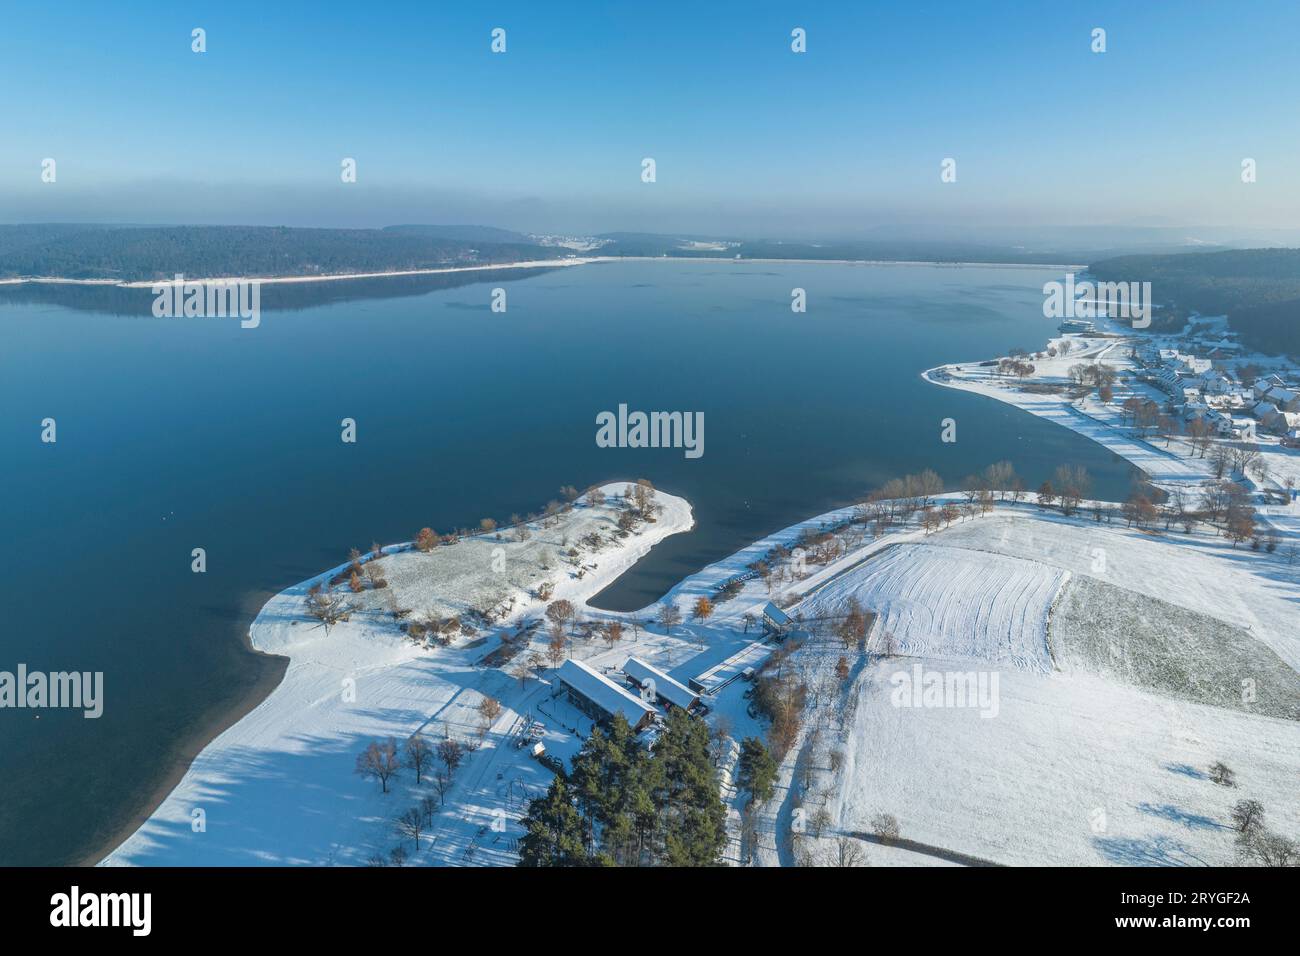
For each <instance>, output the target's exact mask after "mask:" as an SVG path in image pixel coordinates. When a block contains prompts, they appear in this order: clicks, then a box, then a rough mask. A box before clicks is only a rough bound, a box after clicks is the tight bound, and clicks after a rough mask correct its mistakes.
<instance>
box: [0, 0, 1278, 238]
mask: <svg viewBox="0 0 1300 956" xmlns="http://www.w3.org/2000/svg"><path fill="white" fill-rule="evenodd" d="M319 7H321V8H326V9H330V10H332V12H326V13H320V12H316V11H315V10H314V7H313V5H307V4H301V5H300V4H290V3H274V4H272V3H266V2H262V3H247V4H246V3H237V2H236V3H231V2H223V3H214V4H171V3H149V2H136V3H122V4H113V5H109V4H91V3H85V4H80V3H61V4H59V5H55V6H50V5H32V4H27V5H21V6H19V5H14V6H11V7H9V8H8V9H7V10H6V14H5V26H4V30H3V31H0V79H3V81H4V86H3V88H4V90H5V91H6V92H5V94H4V97H3V99H2V100H0V129H3V137H0V221H53V220H119V221H121V220H127V221H137V222H141V221H148V222H241V223H286V224H294V225H382V224H385V223H391V222H404V221H421V222H450V221H458V222H463V221H472V222H485V223H491V224H497V225H504V226H511V227H516V228H522V229H528V230H542V229H556V230H565V231H579V232H585V231H603V230H614V229H673V230H693V231H698V232H739V233H743V234H779V233H785V234H813V235H815V234H824V235H846V234H853V233H855V232H860V231H863V230H867V229H870V228H872V227H891V226H893V225H897V224H911V225H936V226H943V227H951V228H958V229H961V228H980V227H986V226H1026V225H1035V226H1046V225H1063V224H1075V223H1080V224H1088V223H1130V222H1144V223H1146V222H1158V223H1159V222H1167V223H1171V224H1179V225H1184V224H1223V225H1227V226H1232V227H1241V228H1253V227H1267V226H1282V225H1294V224H1295V223H1296V222H1297V220H1300V186H1298V185H1297V179H1298V177H1300V127H1298V124H1297V121H1296V120H1297V112H1298V111H1297V104H1298V103H1300V67H1297V65H1296V57H1295V52H1294V51H1295V50H1296V49H1297V46H1300V4H1296V3H1292V2H1276V3H1274V2H1269V3H1264V2H1260V3H1250V2H1245V3H1226V2H1220V3H1210V2H1206V3H1201V2H1167V3H1144V4H1135V3H1116V4H1106V3H1087V4H1082V3H1080V4H1065V3H1056V2H1041V3H1039V2H1020V3H972V2H966V3H961V2H952V3H932V4H924V3H891V4H882V3H865V2H854V3H831V2H827V3H818V4H781V3H763V2H748V3H673V2H654V3H649V4H643V5H642V4H635V3H623V2H619V3H612V2H606V3H547V4H541V3H536V2H528V3H507V4H488V3H482V4H479V3H470V4H441V3H433V2H428V0H425V2H420V3H409V4H407V3H394V2H385V3H382V4H380V3H375V4H353V3H348V4H320V5H319ZM810 7H811V8H812V11H811V12H809V10H808V8H810ZM196 26H201V27H203V28H204V29H206V31H207V42H208V52H207V53H204V54H202V55H198V54H195V53H192V52H191V50H190V31H191V29H192V28H193V27H196ZM796 26H798V27H803V28H805V29H806V30H807V33H808V52H807V53H806V54H802V55H796V54H794V53H792V52H791V50H790V31H791V29H792V28H794V27H796ZM493 27H502V28H504V29H505V30H506V31H507V45H508V51H507V53H505V54H504V55H493V54H492V53H491V52H490V50H489V42H490V31H491V29H492V28H493ZM1094 27H1103V28H1104V29H1105V30H1106V31H1107V52H1106V53H1104V54H1094V53H1092V52H1091V50H1090V33H1091V30H1092V29H1093V28H1094ZM646 156H651V157H654V158H655V160H656V162H657V164H658V182H656V183H654V184H653V185H647V184H644V183H642V182H641V180H640V175H639V174H640V162H641V159H642V158H643V157H646ZM45 157H53V158H55V159H56V160H57V162H58V182H57V183H55V184H53V185H51V184H44V183H41V182H40V180H39V174H40V162H41V160H42V159H43V158H45ZM343 157H354V158H355V159H356V160H357V163H358V182H357V183H355V184H348V185H344V184H342V183H340V181H339V163H340V160H341V159H342V158H343ZM945 157H953V158H955V159H956V160H957V171H958V177H957V182H956V183H952V184H943V183H940V181H939V164H940V161H941V160H942V159H943V158H945ZM1244 157H1251V158H1254V159H1255V160H1256V161H1257V163H1258V171H1259V181H1258V182H1256V183H1254V184H1252V185H1249V186H1246V185H1243V184H1242V183H1241V181H1240V175H1239V172H1240V164H1241V160H1242V159H1243V158H1244Z"/></svg>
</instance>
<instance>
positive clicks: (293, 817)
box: [102, 484, 694, 866]
mask: <svg viewBox="0 0 1300 956" xmlns="http://www.w3.org/2000/svg"><path fill="white" fill-rule="evenodd" d="M624 487H625V486H624V485H623V484H610V485H606V486H604V488H603V490H604V492H605V493H606V494H608V495H610V496H611V498H612V497H613V496H615V495H619V494H621V493H622V491H623V489H624ZM657 502H658V504H659V505H660V506H662V511H661V512H660V514H659V515H658V518H657V520H656V521H655V522H653V523H648V524H644V525H642V526H641V528H640V529H639V530H638V531H637V532H636V533H634V534H632V535H630V536H629V537H627V538H625V539H622V540H621V541H620V543H619V544H618V545H617V546H614V547H608V548H606V549H602V550H601V551H600V552H598V553H597V554H595V555H594V556H590V555H589V556H586V557H584V560H585V561H587V562H589V564H594V565H595V569H594V570H590V571H584V572H583V573H582V575H581V576H580V577H579V576H578V575H577V573H576V572H575V571H572V570H568V569H566V570H564V571H559V570H555V569H554V568H550V569H547V568H544V567H542V565H544V564H546V563H548V562H549V560H550V558H548V559H544V560H541V561H540V563H538V564H536V565H535V566H534V565H533V563H532V558H533V557H535V556H540V555H541V554H542V553H544V552H548V553H549V554H550V555H551V557H554V553H555V552H556V551H559V549H560V548H562V547H563V546H564V543H565V542H568V541H570V540H572V541H574V542H575V543H576V541H577V540H578V538H579V537H580V536H581V535H582V534H585V533H588V532H590V531H591V530H592V529H593V528H602V529H610V528H612V527H613V524H614V515H615V514H616V512H617V508H616V506H615V505H613V504H605V505H599V506H595V507H593V506H589V505H586V504H578V505H576V506H575V507H574V508H573V509H571V510H570V511H568V512H565V513H563V514H562V516H561V518H560V520H559V522H558V524H556V525H555V526H553V527H551V528H549V529H546V528H538V529H537V530H535V531H534V532H533V534H532V535H531V536H530V538H529V539H528V540H527V541H526V542H518V541H515V540H511V538H512V535H510V534H508V533H505V534H502V535H501V537H500V538H498V537H497V536H496V535H477V536H474V537H472V538H467V539H462V540H461V541H460V543H458V544H456V545H453V546H444V547H441V548H437V549H435V550H434V552H433V553H432V555H424V554H421V553H419V552H417V551H414V550H405V551H401V550H399V549H401V548H404V547H405V546H402V545H398V546H392V547H385V549H384V550H385V553H386V554H388V555H389V556H388V557H385V558H382V559H381V566H382V567H383V569H384V571H385V573H387V574H388V575H389V576H390V577H392V578H393V579H394V581H395V582H396V581H398V579H399V578H401V577H402V575H403V571H402V569H401V568H400V566H399V565H400V564H402V563H407V564H411V563H414V562H419V561H425V560H428V561H430V562H433V561H435V560H441V562H442V565H441V567H442V568H443V569H444V570H435V571H432V572H429V573H425V574H422V575H407V578H408V579H409V580H411V582H412V583H411V587H410V588H409V589H407V590H406V592H405V593H401V592H399V593H400V594H401V597H400V599H401V600H403V601H406V600H408V599H410V600H412V603H414V602H415V600H419V599H420V597H421V595H420V593H419V591H420V590H421V588H422V585H421V583H420V581H425V582H426V583H427V581H428V579H429V577H430V573H433V574H441V575H442V577H441V579H440V580H439V581H437V582H436V584H435V587H434V588H433V589H432V590H436V591H438V592H440V593H439V594H438V595H437V596H436V597H435V596H433V595H431V594H430V595H429V597H430V598H431V599H433V600H435V601H436V603H434V604H428V605H425V607H426V609H430V610H433V611H439V610H440V609H442V608H447V609H449V610H450V611H454V610H455V607H456V606H457V605H458V606H460V607H461V608H462V609H463V608H464V607H465V606H466V605H467V604H468V603H469V602H470V601H472V600H473V599H474V598H473V593H472V586H473V585H474V583H475V582H478V583H479V584H485V585H486V586H487V587H490V588H493V589H496V588H502V589H504V590H508V591H513V592H514V594H513V596H514V597H516V599H517V600H516V606H515V607H514V609H513V610H512V612H511V613H510V614H509V616H508V617H507V618H506V619H505V620H503V621H501V622H499V626H498V627H497V628H496V629H494V632H493V634H491V635H489V636H487V637H486V638H485V639H482V640H472V641H468V642H457V643H453V644H452V646H450V647H437V646H434V647H422V646H421V645H420V643H419V642H416V641H412V640H411V639H409V638H408V637H406V636H405V635H402V634H401V633H400V632H398V631H397V628H396V626H395V622H394V621H393V619H392V616H391V614H389V613H387V610H386V606H385V604H384V603H383V600H384V599H385V598H386V597H387V595H386V592H390V593H391V591H395V590H397V588H398V585H397V584H394V586H393V588H391V589H383V590H377V591H372V592H368V593H367V594H366V595H365V596H366V597H372V596H374V598H373V600H372V601H370V602H367V604H366V605H365V606H363V608H362V609H361V610H359V611H358V612H356V613H354V614H353V615H352V616H351V619H350V620H349V621H347V622H343V623H339V624H336V625H335V626H334V627H333V628H331V629H330V631H329V633H326V631H325V630H324V629H323V628H321V627H318V626H313V623H314V622H312V621H310V620H309V619H308V618H307V617H306V616H305V615H304V613H303V601H304V598H305V597H306V595H307V592H308V589H309V588H310V587H311V586H312V585H313V584H319V583H321V582H328V581H329V580H330V579H331V578H333V577H335V576H336V575H337V574H338V573H340V572H342V571H344V570H345V568H346V567H347V565H340V566H339V567H337V568H334V569H331V570H330V571H327V572H325V573H323V574H321V575H317V576H316V577H314V578H311V579H309V580H307V581H304V582H301V583H300V584H297V585H294V586H293V587H291V588H288V589H286V590H285V591H282V592H281V593H279V594H277V595H276V596H274V597H273V598H271V599H270V600H269V601H268V602H267V603H266V605H265V607H263V609H262V611H261V612H260V613H259V614H258V616H257V618H256V620H255V621H254V623H253V625H252V628H251V631H250V637H251V640H252V644H253V646H254V647H255V648H256V649H257V650H260V651H264V652H267V653H273V654H282V655H285V656H288V657H289V658H290V662H289V665H288V668H287V669H286V671H285V675H284V679H283V681H282V682H281V684H280V685H279V686H278V687H277V688H276V689H275V690H274V691H273V692H272V693H271V695H270V696H269V697H267V698H266V699H265V700H264V701H262V702H261V704H259V705H258V706H257V707H255V708H254V709H253V710H251V711H250V712H249V713H248V714H247V715H245V716H244V717H243V719H241V720H240V721H238V722H237V723H235V724H234V725H233V726H231V727H229V728H228V729H226V730H225V731H224V732H223V733H221V734H220V735H219V736H218V737H216V739H214V740H213V741H212V742H211V743H209V744H208V746H207V747H205V748H204V750H203V751H202V753H200V754H199V756H198V757H196V758H195V760H194V762H193V764H192V765H191V766H190V768H189V770H188V771H187V772H186V773H185V775H184V777H183V778H182V779H181V781H180V783H179V784H177V786H176V787H175V788H174V789H173V790H172V792H171V793H170V794H169V795H168V796H167V797H166V799H165V800H163V802H162V804H161V805H160V806H159V807H158V808H157V809H156V810H155V811H154V812H153V814H152V815H151V816H150V817H149V819H148V820H147V821H146V822H145V823H144V824H143V825H142V826H141V827H140V828H139V829H138V830H137V831H136V832H135V833H134V834H132V835H131V836H130V837H129V838H128V839H127V840H126V841H125V842H123V843H122V844H121V845H120V846H118V847H117V848H116V849H115V850H113V851H112V852H111V853H110V854H109V855H108V856H107V857H106V858H105V859H104V860H103V861H102V865H169V864H171V865H185V866H191V865H211V866H224V865H256V864H273V865H274V864H279V865H288V864H309V865H311V864H314V865H324V864H333V863H338V864H359V863H364V862H365V861H366V859H367V856H368V851H367V850H366V847H367V846H368V845H369V844H371V843H373V842H375V840H376V836H375V833H376V831H389V830H391V826H387V827H385V826H384V825H383V824H384V822H385V819H386V816H391V815H392V813H393V811H392V807H394V806H396V804H395V802H394V799H393V795H392V794H388V795H385V794H381V792H380V791H379V789H378V788H377V787H375V786H374V785H373V784H372V783H371V782H369V781H365V780H362V779H360V778H359V777H357V776H355V775H354V773H353V764H354V762H355V760H356V757H357V754H358V753H360V751H361V750H362V749H364V747H365V746H366V744H367V743H369V742H370V741H371V740H376V739H385V738H388V737H395V738H396V739H397V740H398V741H399V742H400V741H402V740H404V739H405V738H406V737H408V736H409V735H410V734H412V733H414V732H416V731H422V732H423V733H425V734H427V735H429V736H430V737H436V736H440V735H442V734H443V733H444V732H448V731H449V730H457V731H465V730H466V729H467V728H470V732H471V733H475V732H477V729H478V728H477V727H476V722H477V719H478V714H477V706H478V704H479V702H480V701H482V699H483V698H484V697H485V696H488V695H492V696H495V697H497V698H498V699H499V700H501V701H502V702H503V703H505V705H506V706H505V709H504V710H503V712H502V714H501V716H500V717H499V718H498V719H497V721H496V722H495V725H494V726H495V727H496V728H498V729H500V728H502V727H504V726H507V725H509V724H510V723H511V722H513V721H515V720H516V719H518V717H519V714H520V712H519V711H518V710H515V709H514V708H513V707H512V706H511V704H512V703H517V702H518V701H519V700H522V699H525V698H529V697H532V696H537V695H538V694H537V692H538V690H539V689H540V688H538V687H530V688H529V689H528V693H527V694H521V693H520V692H519V690H518V689H517V682H516V681H514V680H513V679H512V678H511V677H510V676H508V675H506V674H505V673H504V672H502V671H500V670H496V669H490V668H485V667H483V666H481V665H480V664H479V662H480V661H481V659H482V658H483V656H484V655H485V654H487V653H488V652H490V651H491V650H492V649H493V648H494V647H495V646H497V645H498V644H499V639H498V637H497V636H496V634H497V633H499V632H501V631H505V630H507V629H508V628H509V626H510V625H512V624H513V623H514V622H516V621H518V620H520V619H521V618H523V617H526V616H533V617H535V616H537V615H538V613H539V612H540V611H541V610H542V604H543V602H541V601H538V600H536V599H535V598H532V597H531V596H529V595H527V594H525V593H524V592H523V591H522V589H520V588H519V587H517V584H518V583H519V582H520V581H523V580H526V579H528V578H529V577H530V576H531V577H532V578H534V579H535V580H540V579H541V578H544V577H548V578H553V579H555V580H554V594H553V595H552V598H551V599H552V600H558V599H561V598H563V599H567V600H569V601H571V602H572V603H573V604H574V605H576V606H579V607H581V606H582V604H583V603H584V602H585V601H586V600H587V599H588V598H590V597H592V596H593V595H595V594H597V593H598V592H600V591H601V590H603V589H604V588H605V587H606V586H608V585H609V584H610V583H611V582H613V581H614V579H615V578H617V577H618V576H619V575H620V574H622V573H623V572H624V571H626V570H627V569H628V568H630V567H631V566H632V565H633V564H635V563H636V561H637V560H638V559H639V558H641V557H642V556H643V555H645V554H646V553H647V552H648V551H649V550H650V548H651V547H653V546H654V545H655V544H656V543H658V542H659V541H662V540H663V539H664V538H666V537H668V536H669V535H673V534H677V533H680V532H684V531H688V530H690V528H691V527H693V525H694V518H693V516H692V513H691V507H690V504H689V503H688V502H687V501H686V500H685V499H683V498H679V497H676V496H673V495H669V494H665V493H663V492H659V493H658V495H657ZM525 554H526V555H527V557H525V556H524V555H525ZM431 566H432V565H431ZM465 568H468V569H469V570H468V571H465V572H464V573H461V572H462V571H463V569H465ZM498 568H505V569H506V570H505V571H504V572H501V573H498ZM447 571H450V572H451V573H447ZM345 590H346V589H345ZM425 590H428V589H427V588H426V589H425ZM449 595H452V597H449ZM533 683H536V682H533ZM520 706H521V707H522V708H523V709H524V710H526V709H527V705H526V704H520ZM493 736H494V737H495V736H497V735H495V734H494V735H493ZM491 749H492V748H485V750H487V751H489V752H486V753H479V754H475V755H474V758H475V759H479V758H485V757H486V758H491V757H492V756H493V754H492V753H491V752H490V750H491ZM479 762H480V763H482V762H484V761H483V760H482V759H480V760H479ZM469 763H470V764H471V765H472V764H473V760H471V761H469ZM534 768H535V765H534ZM466 772H467V773H471V774H477V775H478V776H484V775H485V773H486V771H485V770H484V769H482V768H478V769H476V768H474V767H473V766H470V767H469V769H468V770H467V771H466ZM511 782H512V784H513V783H514V782H515V781H513V780H512V781H511ZM426 786H427V781H426ZM529 786H530V785H529V783H528V781H521V782H520V794H523V793H525V792H530V791H529V789H528V788H529ZM489 819H490V818H489ZM377 824H379V826H377ZM386 835H387V833H386V832H384V834H383V836H381V837H379V839H383V838H384V837H386Z"/></svg>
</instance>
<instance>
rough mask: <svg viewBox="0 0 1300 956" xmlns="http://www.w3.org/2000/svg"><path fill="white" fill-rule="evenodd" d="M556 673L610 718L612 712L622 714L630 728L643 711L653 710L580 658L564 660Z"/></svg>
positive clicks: (652, 711)
mask: <svg viewBox="0 0 1300 956" xmlns="http://www.w3.org/2000/svg"><path fill="white" fill-rule="evenodd" d="M558 676H559V678H560V680H561V681H562V682H563V683H564V684H567V685H568V686H569V687H570V688H572V689H573V690H575V691H577V692H578V693H579V694H581V695H582V696H583V697H585V698H587V700H589V701H591V702H592V703H593V704H595V705H596V706H597V707H599V708H600V709H601V710H603V711H605V713H607V714H609V715H610V716H611V717H612V716H613V715H614V714H622V715H623V716H624V717H626V718H627V722H628V723H629V724H631V725H632V726H633V727H635V726H636V725H637V724H639V723H640V722H641V721H642V720H644V719H645V716H646V714H653V713H654V712H655V709H654V708H653V707H651V706H650V705H649V704H647V703H646V702H645V701H643V700H642V699H641V698H640V697H637V696H635V695H633V694H630V693H628V692H627V691H626V690H624V689H623V688H622V687H619V686H618V685H617V684H615V683H614V682H613V681H612V680H610V679H609V678H608V677H606V676H605V675H604V674H601V673H599V672H598V671H596V670H593V669H592V668H591V667H590V666H589V665H587V664H584V663H583V662H582V661H575V660H573V659H569V660H567V661H565V662H564V666H562V667H561V668H560V672H559V675H558Z"/></svg>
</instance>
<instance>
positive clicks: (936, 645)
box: [799, 543, 1068, 673]
mask: <svg viewBox="0 0 1300 956" xmlns="http://www.w3.org/2000/svg"><path fill="white" fill-rule="evenodd" d="M1067 577H1068V573H1067V572H1065V571H1062V570H1060V569H1058V568H1054V567H1050V566H1048V565H1044V564H1039V563H1036V562H1034V561H1027V560H1024V559H1022V558H1015V557H1005V556H1002V555H993V554H986V553H985V554H981V553H977V552H972V551H969V550H966V549H964V548H955V547H946V546H944V545H941V544H929V543H915V544H899V545H896V546H894V547H892V548H889V549H887V550H885V551H883V552H881V554H880V555H879V557H877V558H876V559H875V560H873V561H871V562H870V563H869V564H867V565H864V566H863V567H862V569H861V570H860V572H859V573H855V574H849V575H844V576H842V577H840V578H837V579H836V580H835V581H833V582H831V583H830V584H828V585H827V586H826V587H824V588H822V589H821V590H820V591H818V592H817V594H816V595H814V596H813V597H811V598H809V599H808V600H807V601H805V602H804V603H803V604H801V605H800V606H799V610H800V612H802V614H803V615H804V617H805V618H819V617H833V616H836V615H842V614H844V613H845V609H846V607H847V602H848V601H849V599H850V598H856V599H857V600H858V601H859V603H860V604H861V605H862V606H863V607H866V608H870V609H871V610H872V611H874V612H875V613H876V615H877V620H876V624H875V628H874V630H873V632H872V641H871V647H872V648H873V649H880V648H881V646H882V643H884V641H885V635H886V634H889V635H892V638H893V641H892V646H893V648H894V652H895V653H897V654H903V655H907V656H909V657H928V658H933V659H945V660H957V661H961V660H970V661H978V662H982V663H985V664H992V665H1004V666H1008V667H1015V668H1022V669H1025V670H1032V671H1038V672H1040V673H1046V672H1047V671H1049V670H1050V669H1051V666H1052V659H1051V654H1050V653H1049V652H1048V649H1047V614H1048V611H1049V610H1050V608H1051V606H1052V600H1053V599H1054V598H1055V597H1056V594H1057V592H1058V591H1059V590H1060V588H1061V585H1062V584H1063V583H1064V581H1065V579H1066V578H1067ZM976 594H978V596H979V599H978V600H972V596H973V595H976Z"/></svg>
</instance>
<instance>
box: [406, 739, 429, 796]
mask: <svg viewBox="0 0 1300 956" xmlns="http://www.w3.org/2000/svg"><path fill="white" fill-rule="evenodd" d="M402 750H403V753H404V755H405V757H406V765H407V766H408V767H410V768H411V769H412V770H414V771H415V782H416V783H417V784H418V783H420V782H421V780H422V778H423V775H424V771H425V768H427V767H428V766H429V764H430V763H432V762H433V748H432V747H430V746H429V741H428V740H426V739H425V738H424V735H423V734H419V733H415V734H411V736H410V737H408V738H407V740H406V743H405V745H404V746H403V747H402Z"/></svg>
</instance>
